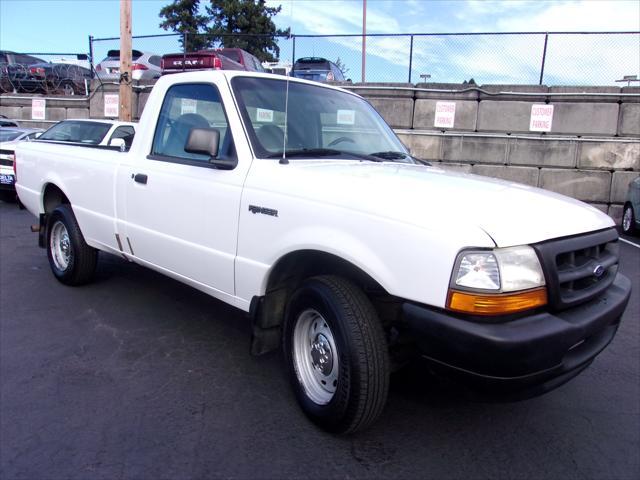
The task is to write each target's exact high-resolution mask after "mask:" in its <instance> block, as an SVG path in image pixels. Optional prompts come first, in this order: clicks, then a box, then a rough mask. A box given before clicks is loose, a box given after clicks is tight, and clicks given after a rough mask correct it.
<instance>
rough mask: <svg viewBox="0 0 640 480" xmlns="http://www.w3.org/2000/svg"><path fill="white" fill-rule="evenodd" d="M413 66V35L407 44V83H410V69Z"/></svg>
mask: <svg viewBox="0 0 640 480" xmlns="http://www.w3.org/2000/svg"><path fill="white" fill-rule="evenodd" d="M412 68H413V35H411V43H410V44H409V83H411V69H412Z"/></svg>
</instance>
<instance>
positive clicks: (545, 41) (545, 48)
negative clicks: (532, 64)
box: [538, 32, 549, 85]
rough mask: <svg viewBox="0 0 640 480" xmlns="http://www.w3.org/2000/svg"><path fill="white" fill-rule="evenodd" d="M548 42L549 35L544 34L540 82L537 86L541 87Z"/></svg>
mask: <svg viewBox="0 0 640 480" xmlns="http://www.w3.org/2000/svg"><path fill="white" fill-rule="evenodd" d="M548 40H549V33H548V32H547V33H545V34H544V49H543V50H542V66H541V67H540V82H539V83H538V85H542V79H543V78H544V63H545V61H546V60H547V41H548Z"/></svg>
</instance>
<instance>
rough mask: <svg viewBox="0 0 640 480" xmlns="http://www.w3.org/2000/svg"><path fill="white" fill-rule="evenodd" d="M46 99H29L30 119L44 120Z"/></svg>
mask: <svg viewBox="0 0 640 480" xmlns="http://www.w3.org/2000/svg"><path fill="white" fill-rule="evenodd" d="M46 107H47V101H46V100H45V99H44V98H33V99H31V120H44V119H45V117H46Z"/></svg>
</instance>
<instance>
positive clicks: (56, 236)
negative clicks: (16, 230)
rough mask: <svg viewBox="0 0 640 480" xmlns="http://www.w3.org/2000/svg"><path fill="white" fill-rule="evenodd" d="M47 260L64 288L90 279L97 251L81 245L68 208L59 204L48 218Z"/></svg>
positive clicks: (76, 227) (76, 226) (83, 242)
mask: <svg viewBox="0 0 640 480" xmlns="http://www.w3.org/2000/svg"><path fill="white" fill-rule="evenodd" d="M47 257H48V258H49V265H50V266H51V271H52V272H53V274H54V275H55V277H56V278H57V279H58V280H59V281H60V282H62V283H64V284H65V285H82V284H85V283H87V282H89V281H91V279H92V278H93V274H94V272H95V269H96V264H97V260H98V251H97V250H96V249H95V248H92V247H90V246H89V245H87V243H86V242H85V240H84V237H83V236H82V232H81V231H80V227H79V226H78V222H77V221H76V217H75V216H74V215H73V211H72V210H71V207H70V206H69V205H60V206H59V207H57V208H56V209H55V210H54V211H53V212H51V214H50V215H49V220H48V222H47Z"/></svg>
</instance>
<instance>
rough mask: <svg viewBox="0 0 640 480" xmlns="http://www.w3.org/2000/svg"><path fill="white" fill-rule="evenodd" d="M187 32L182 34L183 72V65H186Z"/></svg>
mask: <svg viewBox="0 0 640 480" xmlns="http://www.w3.org/2000/svg"><path fill="white" fill-rule="evenodd" d="M187 35H188V33H187V32H184V33H183V34H182V71H183V72H184V71H185V70H184V67H185V64H186V63H187Z"/></svg>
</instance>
